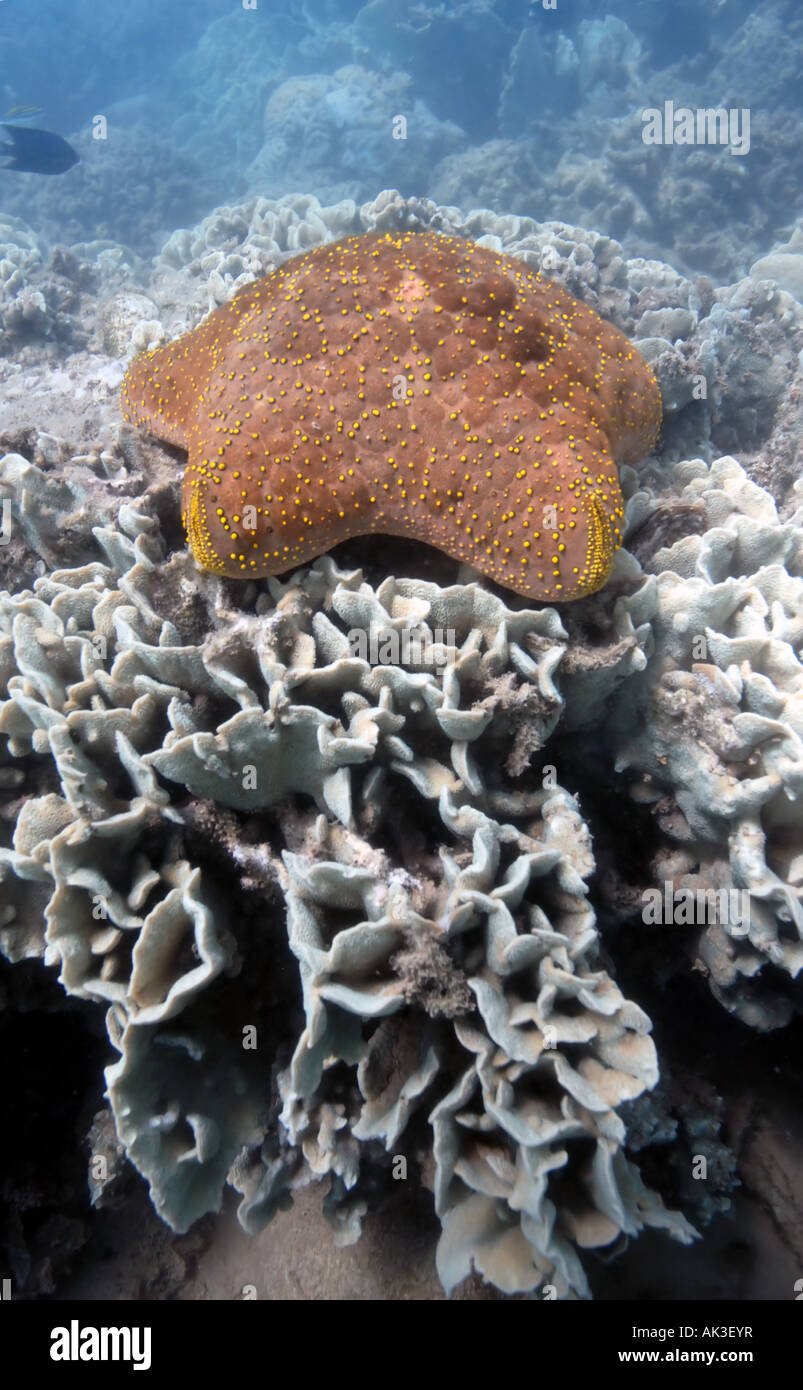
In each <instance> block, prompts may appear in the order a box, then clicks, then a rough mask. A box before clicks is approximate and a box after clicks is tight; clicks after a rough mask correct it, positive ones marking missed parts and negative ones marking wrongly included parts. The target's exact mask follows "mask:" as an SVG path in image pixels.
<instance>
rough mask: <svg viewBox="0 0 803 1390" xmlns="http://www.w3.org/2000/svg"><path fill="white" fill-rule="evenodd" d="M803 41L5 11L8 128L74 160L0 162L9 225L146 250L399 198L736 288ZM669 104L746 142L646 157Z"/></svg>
mask: <svg viewBox="0 0 803 1390" xmlns="http://www.w3.org/2000/svg"><path fill="white" fill-rule="evenodd" d="M545 6H547V8H545ZM802 36H803V14H802V13H801V7H800V5H799V3H798V0H766V2H765V3H762V4H758V5H753V4H750V3H749V0H674V3H666V2H665V0H631V3H625V0H621V3H612V4H604V3H599V2H598V0H554V7H553V0H498V2H497V3H490V0H489V2H488V3H485V0H457V3H445V4H439V3H427V2H426V0H372V3H370V4H367V5H360V4H359V3H354V2H353V0H289V3H287V2H285V3H275V2H274V0H128V3H126V4H125V5H123V4H120V3H108V2H105V3H98V0H68V2H67V0H2V3H0V108H1V109H0V114H2V112H5V111H7V110H8V109H10V108H11V107H13V106H15V105H20V104H25V105H28V104H31V105H34V104H36V105H40V106H42V107H43V108H44V110H43V113H42V115H41V116H37V117H36V118H35V120H33V121H31V122H28V123H29V124H35V125H39V126H41V127H43V128H45V129H48V130H53V131H55V132H58V133H59V134H61V135H63V136H65V137H66V138H68V139H69V140H70V141H71V143H72V144H73V145H74V147H75V149H76V150H77V151H78V152H79V154H80V156H81V162H80V164H78V165H77V166H76V167H75V168H74V169H73V170H70V171H69V172H68V173H66V174H64V175H63V176H60V177H58V178H53V179H46V178H44V177H42V176H39V175H36V174H19V173H2V172H1V171H0V211H6V212H10V213H12V214H14V215H16V216H20V217H23V218H24V219H25V220H26V221H27V222H28V223H29V225H31V226H32V228H33V229H34V231H35V232H37V234H41V235H43V236H46V237H47V238H48V239H49V240H50V241H51V242H64V243H67V244H71V243H75V242H80V241H86V240H93V239H97V238H108V239H111V240H115V241H120V242H123V243H124V244H126V245H128V246H130V247H132V248H133V249H134V250H136V251H138V252H140V253H143V254H152V253H153V252H154V251H156V250H157V249H158V247H159V246H160V244H161V243H162V242H163V241H164V239H165V238H166V237H167V235H169V233H170V232H171V231H173V230H174V229H175V228H176V227H179V226H186V225H189V224H192V223H194V222H196V221H198V220H200V218H202V217H203V216H205V215H206V214H207V213H208V212H209V211H210V210H211V209H212V208H214V207H215V206H219V205H220V204H221V203H229V204H232V203H238V202H241V201H243V200H244V199H245V198H246V197H247V195H249V194H254V193H261V194H265V195H267V196H271V197H276V196H281V195H282V194H284V193H288V192H296V191H300V192H305V193H315V194H316V195H317V196H319V197H320V198H321V199H322V200H324V201H333V200H337V199H339V198H342V197H352V198H354V199H355V200H356V201H358V202H359V201H364V200H368V199H370V198H373V197H374V196H376V194H377V193H378V192H379V191H380V190H382V189H383V188H386V187H395V188H398V189H400V191H401V192H402V193H404V194H405V195H410V196H424V197H431V198H434V199H435V200H436V201H438V202H441V203H450V204H454V205H457V206H460V207H462V208H464V210H468V209H469V208H471V207H477V206H481V207H483V206H484V207H491V208H493V210H494V211H496V212H500V213H508V212H514V213H526V214H529V215H531V216H534V217H536V218H538V219H539V220H551V219H557V220H564V221H568V222H571V223H573V224H575V225H581V226H590V227H593V228H594V229H595V230H597V231H601V232H606V233H609V234H611V235H614V236H616V237H618V238H619V239H620V240H621V241H623V243H624V244H625V246H626V248H627V249H628V251H629V252H630V253H631V254H633V253H641V254H648V255H656V256H660V257H662V258H665V259H667V260H670V261H674V262H675V263H677V264H679V265H680V266H682V267H683V268H685V269H687V270H691V271H697V272H708V273H711V274H713V275H715V276H719V277H720V278H722V277H726V278H727V277H728V276H730V277H731V278H733V277H734V276H735V274H737V273H739V272H741V273H743V272H744V270H745V269H746V267H747V265H748V264H749V262H750V261H751V260H752V259H754V258H755V257H756V256H757V255H761V254H763V253H765V252H766V251H767V250H768V249H769V248H770V247H771V246H772V244H773V242H774V241H777V240H779V239H782V237H783V234H784V233H785V232H788V229H789V228H790V226H791V225H792V223H793V222H794V219H795V217H796V216H799V215H800V211H801V200H800V167H799V165H800V149H801V148H803V110H801V93H800V83H799V73H800V68H801V45H802V42H803V39H802ZM666 101H672V102H673V103H674V106H675V107H687V108H689V109H693V108H697V107H700V108H713V107H719V106H722V107H724V108H728V109H729V110H730V109H734V110H738V111H743V110H745V109H746V110H748V111H749V113H750V148H749V151H748V152H746V153H742V154H733V153H732V152H731V150H730V148H728V147H723V146H722V145H711V144H695V145H692V146H685V147H678V146H677V145H673V146H669V145H667V144H665V143H664V144H660V145H657V146H652V147H647V146H645V145H644V143H643V141H642V138H641V134H642V116H643V112H644V111H645V110H646V109H650V108H655V109H661V110H662V111H663V109H664V103H665V102H666ZM98 118H103V119H102V120H99V119H98ZM399 118H402V120H401V123H400V120H399Z"/></svg>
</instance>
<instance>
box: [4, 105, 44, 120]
mask: <svg viewBox="0 0 803 1390" xmlns="http://www.w3.org/2000/svg"><path fill="white" fill-rule="evenodd" d="M44 109H45V108H44V106H12V108H11V110H10V111H6V114H5V116H3V120H4V121H29V120H30V119H31V117H32V116H41V114H42V112H43V111H44Z"/></svg>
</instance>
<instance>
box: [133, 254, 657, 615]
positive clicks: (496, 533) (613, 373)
mask: <svg viewBox="0 0 803 1390" xmlns="http://www.w3.org/2000/svg"><path fill="white" fill-rule="evenodd" d="M122 405H123V411H124V414H125V418H126V420H130V421H133V422H134V424H136V425H139V426H141V427H143V428H145V429H147V430H148V431H149V432H150V433H152V434H154V435H157V436H158V437H160V438H162V439H166V440H169V441H170V442H171V443H174V444H177V445H180V446H181V447H182V448H184V449H186V450H187V451H188V453H189V459H188V463H187V469H186V473H185V476H184V488H183V494H182V514H183V520H184V525H185V527H186V530H187V534H188V537H189V543H190V546H191V548H192V553H193V555H194V557H195V560H196V562H197V564H198V565H199V566H200V567H201V568H202V569H206V570H212V571H213V572H214V573H216V574H222V575H229V576H232V577H241V578H249V577H256V576H261V575H267V574H280V573H281V572H282V571H284V570H287V569H290V568H292V567H293V566H295V565H298V564H301V563H302V562H304V561H307V560H310V559H312V558H313V557H314V556H316V555H320V554H321V553H322V552H324V551H326V550H329V549H330V548H331V547H332V546H334V545H336V544H337V543H338V542H339V541H343V540H346V539H347V538H348V537H350V536H358V535H364V534H367V533H370V534H376V535H379V534H392V535H413V536H416V537H417V538H418V539H419V540H423V541H428V542H429V543H430V544H431V545H434V546H437V547H438V548H439V549H440V550H442V551H445V552H446V553H447V554H448V555H450V556H453V557H454V558H455V559H457V560H461V561H467V562H469V563H470V564H472V565H473V566H475V568H476V569H478V570H480V571H481V572H482V573H483V574H486V575H488V576H490V578H492V579H494V580H496V581H497V582H498V583H500V584H502V585H505V586H506V587H508V588H510V589H513V590H515V591H516V592H517V593H519V594H524V595H526V596H527V597H528V598H531V599H553V600H558V601H560V600H566V599H573V598H580V597H582V596H583V595H585V594H590V593H593V592H594V591H595V590H596V589H599V588H601V587H602V585H603V584H604V583H605V581H606V579H607V577H608V575H609V573H610V568H611V563H612V559H613V554H614V551H615V550H616V548H617V546H618V545H619V544H620V540H621V532H620V522H621V518H622V514H623V504H622V494H621V491H620V488H619V479H618V475H617V471H616V463H617V462H628V463H629V462H635V461H636V460H637V459H638V458H640V457H642V456H643V455H644V454H646V453H648V452H649V450H650V448H651V447H652V445H653V443H654V442H655V439H656V436H657V433H658V429H659V425H660V419H661V405H660V395H659V392H658V386H657V384H656V381H655V378H654V376H653V374H652V372H651V371H650V369H649V368H648V367H647V365H646V364H645V362H644V361H643V359H642V358H641V357H640V355H639V353H638V352H637V351H636V349H635V348H634V347H633V346H632V344H631V343H629V342H628V340H627V339H626V338H625V337H624V336H623V335H622V334H621V333H620V332H618V330H617V329H615V328H613V327H611V325H610V324H608V323H605V322H604V321H603V320H602V319H600V318H599V317H598V315H597V314H595V313H594V312H593V311H592V310H591V309H589V308H587V307H586V306H585V305H584V304H581V303H580V302H579V301H578V300H576V299H573V298H572V297H571V295H569V294H567V293H566V291H565V290H563V289H561V288H560V287H559V286H558V285H555V284H553V283H551V282H550V281H549V280H545V279H544V278H543V277H542V276H541V275H540V274H539V273H536V272H535V271H532V270H530V269H528V267H527V266H526V265H525V264H524V263H523V262H521V261H519V260H516V259H515V258H514V257H512V256H503V255H499V254H497V253H496V252H495V251H490V250H488V249H487V248H485V247H481V246H477V245H475V244H474V243H473V242H471V241H465V240H463V239H461V238H458V237H448V236H440V235H437V234H434V233H416V232H399V233H397V232H391V233H380V234H376V233H374V234H369V235H367V236H357V237H349V238H348V239H347V240H344V241H338V242H333V243H331V244H329V245H324V246H319V247H317V248H316V249H315V250H314V251H311V252H309V253H308V254H305V255H301V256H297V257H294V258H293V259H292V260H288V261H286V262H285V263H284V265H282V266H281V267H280V268H279V269H278V270H275V271H274V272H273V273H272V274H270V275H268V276H267V277H266V278H265V279H262V280H258V281H256V282H255V283H254V284H251V285H248V286H247V287H246V288H245V289H244V290H241V291H240V292H239V293H238V294H237V295H235V297H234V298H233V299H232V300H231V301H230V302H229V303H228V304H225V305H223V306H222V307H221V308H219V309H216V310H215V311H214V313H212V314H210V316H209V317H208V318H207V319H205V320H204V322H203V323H201V324H200V325H199V326H198V327H197V328H195V329H193V330H192V332H190V333H187V334H185V335H184V337H182V338H179V339H177V340H176V341H175V342H172V343H169V344H167V346H165V347H162V348H158V349H157V350H156V351H154V352H148V353H145V354H143V355H142V356H140V357H137V358H136V359H135V360H134V362H133V364H132V366H131V368H130V370H129V372H128V374H127V376H126V378H125V381H124V383H123V388H122Z"/></svg>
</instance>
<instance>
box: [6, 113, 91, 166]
mask: <svg viewBox="0 0 803 1390" xmlns="http://www.w3.org/2000/svg"><path fill="white" fill-rule="evenodd" d="M0 128H2V129H3V130H4V131H5V132H6V133H7V135H8V137H9V138H10V144H8V143H4V142H3V141H0V157H1V156H3V155H8V156H9V158H8V161H7V162H6V163H5V164H0V169H16V171H17V172H18V173H23V174H65V173H66V172H67V170H68V169H72V167H73V165H74V164H77V163H78V160H79V159H80V155H78V154H76V152H75V150H74V149H73V147H72V145H68V143H67V141H66V140H63V139H62V137H61V136H60V135H54V134H53V132H52V131H51V130H37V129H36V128H31V127H30V126H17V125H6V124H5V122H0Z"/></svg>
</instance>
